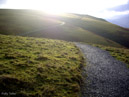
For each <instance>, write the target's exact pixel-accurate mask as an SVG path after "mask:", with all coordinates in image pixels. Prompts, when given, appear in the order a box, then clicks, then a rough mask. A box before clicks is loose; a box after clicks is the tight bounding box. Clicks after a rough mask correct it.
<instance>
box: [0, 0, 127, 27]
mask: <svg viewBox="0 0 129 97" xmlns="http://www.w3.org/2000/svg"><path fill="white" fill-rule="evenodd" d="M0 8H14V9H38V10H43V11H46V12H48V13H53V14H54V13H55V14H59V13H60V14H61V13H63V12H68V13H78V14H88V15H92V16H95V17H99V18H103V19H106V20H107V21H109V22H112V23H114V24H117V25H120V26H123V27H128V28H129V0H0Z"/></svg>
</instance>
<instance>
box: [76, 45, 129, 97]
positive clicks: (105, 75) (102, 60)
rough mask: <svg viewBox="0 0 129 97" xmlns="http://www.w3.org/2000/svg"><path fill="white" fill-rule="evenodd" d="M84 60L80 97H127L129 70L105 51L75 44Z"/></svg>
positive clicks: (128, 93)
mask: <svg viewBox="0 0 129 97" xmlns="http://www.w3.org/2000/svg"><path fill="white" fill-rule="evenodd" d="M75 44H76V46H77V47H79V48H80V50H81V51H82V53H83V54H84V57H85V58H86V67H84V70H83V73H82V75H83V76H85V75H87V77H85V78H84V84H83V85H82V89H81V91H82V97H129V69H128V68H127V67H126V65H125V64H124V63H122V62H120V61H118V60H116V59H114V58H113V57H112V56H110V54H109V53H108V52H106V51H103V50H101V49H99V48H96V47H92V46H90V45H84V44H80V43H75Z"/></svg>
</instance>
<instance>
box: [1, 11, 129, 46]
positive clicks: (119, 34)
mask: <svg viewBox="0 0 129 97" xmlns="http://www.w3.org/2000/svg"><path fill="white" fill-rule="evenodd" d="M62 22H65V24H64V25H60V24H61V23H62ZM0 28H1V30H0V34H6V35H23V36H32V37H43V38H51V39H61V40H68V41H77V42H85V43H87V42H88V43H93V44H101V45H105V46H113V47H122V46H125V47H129V44H128V43H129V38H128V37H129V30H128V29H125V28H122V27H119V26H117V25H114V24H111V23H109V22H107V21H105V20H103V19H100V18H95V17H92V16H88V15H78V14H65V15H61V16H49V15H46V14H45V13H42V12H39V11H34V10H9V9H6V10H5V9H1V10H0ZM28 32H31V33H28Z"/></svg>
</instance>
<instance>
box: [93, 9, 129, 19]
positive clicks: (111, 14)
mask: <svg viewBox="0 0 129 97" xmlns="http://www.w3.org/2000/svg"><path fill="white" fill-rule="evenodd" d="M127 14H129V10H126V11H110V10H105V11H103V12H100V13H96V14H95V13H94V14H92V15H94V16H97V17H100V18H105V19H109V18H116V17H120V16H123V15H127Z"/></svg>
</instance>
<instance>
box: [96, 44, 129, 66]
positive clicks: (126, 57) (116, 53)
mask: <svg viewBox="0 0 129 97" xmlns="http://www.w3.org/2000/svg"><path fill="white" fill-rule="evenodd" d="M93 46H96V47H99V48H101V49H103V50H106V51H108V52H109V53H110V54H111V55H112V56H113V57H115V58H116V59H118V60H120V61H122V62H124V63H126V64H127V66H128V67H129V49H126V48H115V47H110V46H103V45H96V44H93Z"/></svg>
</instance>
